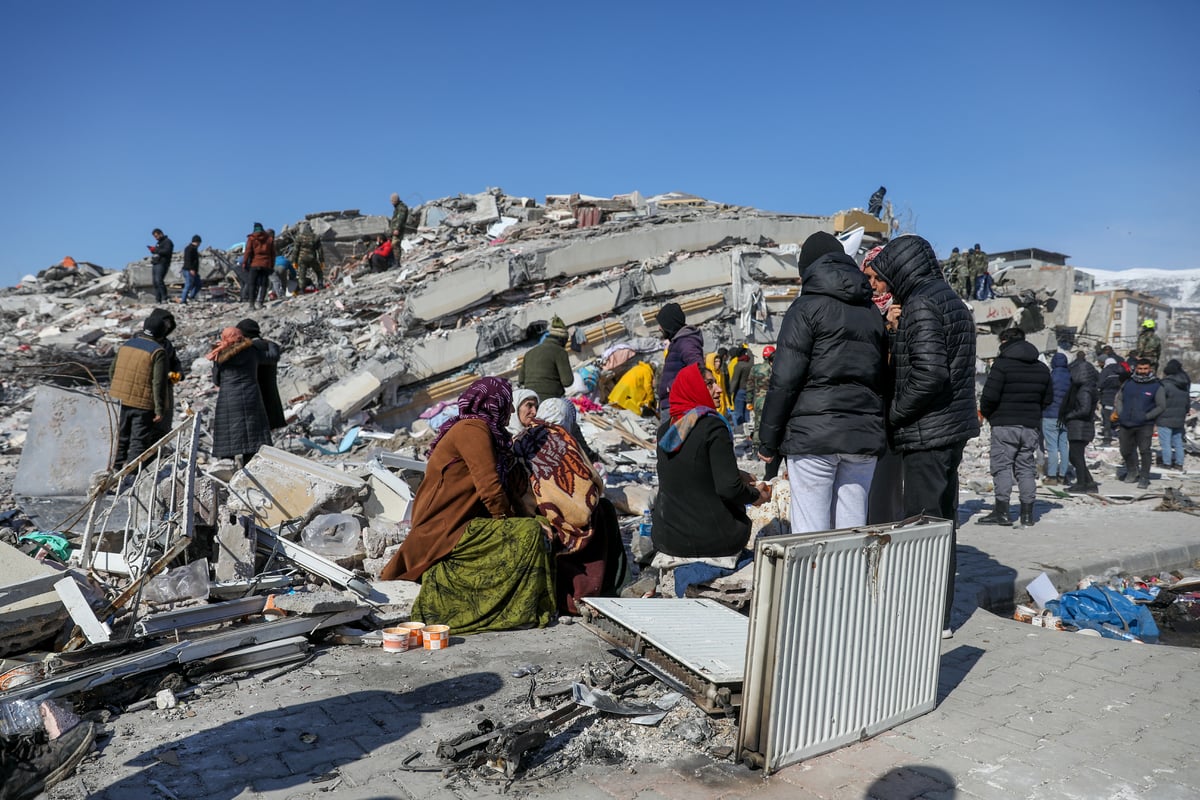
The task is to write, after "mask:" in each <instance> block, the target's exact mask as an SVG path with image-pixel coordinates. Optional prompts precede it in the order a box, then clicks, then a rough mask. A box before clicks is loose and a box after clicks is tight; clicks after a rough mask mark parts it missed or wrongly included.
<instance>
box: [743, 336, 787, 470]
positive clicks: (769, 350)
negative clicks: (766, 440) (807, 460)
mask: <svg viewBox="0 0 1200 800" xmlns="http://www.w3.org/2000/svg"><path fill="white" fill-rule="evenodd" d="M774 360H775V347H774V346H773V345H767V346H766V347H764V348H763V351H762V361H760V362H759V363H757V364H755V365H754V366H753V367H751V368H750V375H749V376H748V377H747V378H746V399H747V401H748V402H749V404H750V409H751V410H752V411H753V412H754V435H753V436H752V437H751V438H752V440H753V442H754V449H755V450H758V445H759V444H761V440H760V439H759V437H758V430H759V420H760V418H761V417H760V415H761V414H762V407H763V400H765V399H766V397H767V387H768V386H769V385H770V383H771V364H772V362H773V361H774ZM782 463H783V456H782V455H778V454H777V455H776V456H775V458H773V459H771V460H770V461H768V462H767V468H766V470H765V472H764V474H763V480H767V481H769V480H773V479H774V478H775V476H776V475H778V474H779V467H780V465H781V464H782Z"/></svg>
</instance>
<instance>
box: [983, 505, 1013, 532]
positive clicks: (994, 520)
mask: <svg viewBox="0 0 1200 800" xmlns="http://www.w3.org/2000/svg"><path fill="white" fill-rule="evenodd" d="M979 524H980V525H1004V526H1006V527H1012V520H1011V519H1009V517H1008V501H1007V500H997V501H996V507H995V508H993V509H992V513H990V514H988V515H987V516H986V517H981V518H980V519H979Z"/></svg>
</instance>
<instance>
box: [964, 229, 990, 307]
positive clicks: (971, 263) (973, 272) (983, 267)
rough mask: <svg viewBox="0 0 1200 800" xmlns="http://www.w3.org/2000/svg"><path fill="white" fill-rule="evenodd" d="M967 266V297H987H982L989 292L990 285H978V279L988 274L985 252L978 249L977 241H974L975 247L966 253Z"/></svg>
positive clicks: (977, 298) (984, 298)
mask: <svg viewBox="0 0 1200 800" xmlns="http://www.w3.org/2000/svg"><path fill="white" fill-rule="evenodd" d="M967 266H968V271H969V273H970V279H969V280H970V283H969V284H968V286H967V299H971V298H972V297H973V298H975V299H976V300H986V299H989V298H987V297H984V296H982V295H984V294H985V293H989V292H990V287H985V286H981V285H980V282H979V281H980V279H982V278H983V276H984V275H987V274H988V261H987V253H985V252H983V251H982V250H980V249H979V243H978V242H976V244H975V247H974V248H972V249H971V252H969V253H967Z"/></svg>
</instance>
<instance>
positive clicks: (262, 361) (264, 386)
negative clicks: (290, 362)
mask: <svg viewBox="0 0 1200 800" xmlns="http://www.w3.org/2000/svg"><path fill="white" fill-rule="evenodd" d="M236 327H237V329H238V330H239V331H241V332H242V335H243V336H245V337H246V338H247V339H249V340H250V341H252V342H253V343H254V348H255V349H256V350H258V390H259V391H260V392H262V399H263V405H264V406H265V407H266V409H267V420H268V421H269V422H270V423H271V430H275V429H276V428H282V427H283V426H285V425H287V418H286V417H285V416H284V413H283V400H281V399H280V397H279V382H278V380H277V378H278V374H279V358H280V355H281V354H282V351H281V350H280V348H279V345H277V344H276V343H275V342H272V341H269V340H267V339H264V338H262V331H261V330H260V329H259V327H258V323H257V322H256V321H255V320H252V319H249V318H247V319H244V320H242V321H241V322H239V323H238V324H237V326H236Z"/></svg>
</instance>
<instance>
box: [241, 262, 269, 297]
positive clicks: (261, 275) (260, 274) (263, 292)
mask: <svg viewBox="0 0 1200 800" xmlns="http://www.w3.org/2000/svg"><path fill="white" fill-rule="evenodd" d="M247 272H249V273H250V305H254V304H255V303H258V304H259V305H263V304H264V303H266V302H267V289H269V288H270V286H271V270H270V269H269V268H263V269H259V268H257V267H251V268H250V269H248V270H247Z"/></svg>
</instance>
